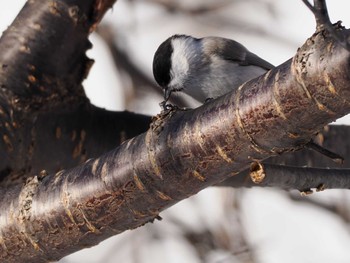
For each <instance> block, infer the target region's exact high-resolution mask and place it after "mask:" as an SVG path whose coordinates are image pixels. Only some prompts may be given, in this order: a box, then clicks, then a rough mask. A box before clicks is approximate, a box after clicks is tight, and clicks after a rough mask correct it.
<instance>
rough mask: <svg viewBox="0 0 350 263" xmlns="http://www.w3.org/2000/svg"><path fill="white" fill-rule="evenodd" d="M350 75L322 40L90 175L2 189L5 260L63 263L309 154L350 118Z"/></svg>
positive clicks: (337, 51)
mask: <svg viewBox="0 0 350 263" xmlns="http://www.w3.org/2000/svg"><path fill="white" fill-rule="evenodd" d="M343 33H344V34H348V31H345V30H344V31H343ZM329 50H331V51H332V52H329ZM320 58H322V59H320ZM349 65H350V64H349V53H348V52H347V51H346V50H345V49H343V48H341V46H340V45H339V44H338V43H337V42H335V41H334V40H333V39H332V38H327V37H326V36H325V34H322V32H316V33H315V34H314V36H313V37H312V38H310V39H309V40H308V41H307V42H306V44H305V45H304V46H303V47H302V48H300V49H299V51H298V53H297V55H296V56H295V57H294V58H293V59H292V60H289V61H287V62H285V63H284V64H282V65H280V66H279V67H277V68H275V69H273V70H272V71H270V72H268V73H267V74H266V75H264V76H262V77H259V78H258V79H255V80H252V81H250V82H248V83H246V84H245V85H243V86H241V87H240V88H239V89H237V90H234V91H233V92H232V93H230V94H227V95H226V96H224V97H221V98H219V99H217V100H214V101H211V102H209V103H207V104H205V105H203V106H202V107H199V108H197V109H195V110H192V111H172V110H171V111H168V112H166V113H163V114H162V115H159V116H157V117H156V118H155V119H154V120H153V123H152V126H151V129H149V130H148V131H147V132H146V133H144V134H141V135H139V136H137V137H135V138H134V139H131V140H129V141H128V142H125V143H124V144H122V145H121V146H120V147H118V148H117V149H115V150H113V151H111V152H109V153H107V154H105V155H103V156H101V157H100V158H98V159H92V160H89V161H87V162H86V163H85V164H84V165H82V166H79V167H77V168H74V169H71V170H67V171H61V172H59V173H57V174H50V175H46V176H45V174H42V175H41V176H35V177H33V178H31V179H30V180H28V181H27V182H26V184H25V185H24V186H23V187H19V186H18V187H13V188H9V189H3V190H2V196H5V198H4V199H3V200H1V202H0V207H1V211H2V213H1V215H0V222H1V224H0V230H1V231H0V233H1V237H0V240H1V246H0V258H1V259H2V260H3V261H4V260H5V261H7V262H28V259H30V260H31V261H33V262H45V261H47V260H56V259H59V258H61V257H63V256H64V255H67V254H69V253H72V252H73V251H76V250H79V249H80V248H82V247H86V246H92V245H95V244H97V243H99V242H100V241H101V240H103V239H105V238H107V237H109V236H111V235H114V234H117V233H120V232H123V231H125V230H127V229H133V228H135V227H139V226H141V225H143V224H145V223H147V222H149V221H153V220H154V219H155V218H158V214H159V212H160V211H162V210H164V209H166V208H167V207H169V206H171V205H173V204H175V203H176V202H178V201H180V200H182V199H184V198H187V197H188V196H190V195H193V194H195V193H197V192H198V191H200V190H202V189H204V188H205V187H207V186H209V185H213V184H217V183H219V182H220V181H222V180H224V179H226V178H228V177H230V176H232V175H233V174H236V173H239V172H241V171H243V170H245V169H246V168H247V167H248V166H250V164H251V163H252V162H256V161H261V160H264V159H266V158H268V157H270V156H273V155H278V154H282V153H284V152H288V151H294V150H297V149H300V148H302V147H303V145H305V144H306V143H307V142H309V141H310V140H311V138H312V137H313V135H314V134H316V133H317V132H318V131H319V130H320V129H322V127H323V126H324V125H325V124H327V123H329V122H331V121H333V120H335V119H336V118H338V117H340V116H343V115H345V114H346V113H348V112H350V103H349V101H348V100H347V98H349V92H350V89H349V87H350V85H348V83H349V81H350V80H349V77H348V76H349Z"/></svg>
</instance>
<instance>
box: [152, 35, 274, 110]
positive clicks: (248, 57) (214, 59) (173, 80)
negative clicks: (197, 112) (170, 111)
mask: <svg viewBox="0 0 350 263" xmlns="http://www.w3.org/2000/svg"><path fill="white" fill-rule="evenodd" d="M272 68H274V66H273V65H272V64H270V63H269V62H267V61H265V60H263V59H262V58H260V57H258V56H257V55H255V54H254V53H252V52H250V51H249V50H248V49H246V48H245V47H244V46H243V45H242V44H240V43H238V42H236V41H234V40H231V39H227V38H221V37H203V38H194V37H191V36H188V35H173V36H171V37H169V38H168V39H167V40H165V41H164V42H163V43H162V44H161V45H160V46H159V47H158V49H157V51H156V53H155V55H154V58H153V75H154V78H155V80H156V81H157V83H158V84H159V85H160V86H161V87H162V88H163V90H164V101H163V102H162V103H161V105H162V106H163V107H165V105H166V102H167V101H168V100H169V98H170V95H171V93H173V92H178V91H182V92H184V93H186V94H188V95H190V96H191V97H193V98H194V99H196V100H197V101H199V102H202V103H204V102H205V101H206V100H207V99H211V98H217V97H219V96H221V95H224V94H226V93H228V92H229V91H231V90H233V89H235V88H238V87H239V86H240V85H241V84H243V83H244V82H246V81H248V80H250V79H253V78H255V77H258V76H260V75H262V74H264V73H265V72H266V71H268V70H270V69H272Z"/></svg>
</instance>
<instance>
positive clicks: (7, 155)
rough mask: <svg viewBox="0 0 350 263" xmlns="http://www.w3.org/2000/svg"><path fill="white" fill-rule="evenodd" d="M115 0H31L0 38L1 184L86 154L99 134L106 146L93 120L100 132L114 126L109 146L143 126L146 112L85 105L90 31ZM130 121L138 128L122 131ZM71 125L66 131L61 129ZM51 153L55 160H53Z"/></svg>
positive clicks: (71, 162)
mask: <svg viewBox="0 0 350 263" xmlns="http://www.w3.org/2000/svg"><path fill="white" fill-rule="evenodd" d="M114 2H115V1H114V0H103V1H102V0H88V1H72V0H62V1H57V0H56V1H55V0H50V1H44V0H30V1H28V2H27V3H26V5H25V6H24V7H23V9H22V10H21V12H20V14H19V15H18V17H17V18H16V19H15V21H14V22H13V23H12V25H11V26H10V27H9V28H8V29H7V30H6V31H5V32H4V33H3V35H2V37H1V39H0V156H1V157H2V160H1V162H0V180H2V183H3V185H4V184H5V183H6V184H7V185H8V184H9V183H10V184H12V183H15V182H17V180H22V179H23V177H24V176H28V174H31V173H37V172H39V170H41V169H47V170H48V171H50V172H53V171H57V170H58V169H59V168H60V167H61V168H62V167H65V168H68V167H71V166H74V165H77V163H78V162H77V160H84V158H86V156H98V155H100V154H101V153H102V151H101V149H100V148H99V146H96V145H92V143H93V142H96V141H97V140H101V145H104V144H106V143H107V140H104V139H101V136H100V135H101V132H102V130H101V131H100V132H98V133H97V134H94V133H93V132H95V131H96V130H97V129H98V128H97V127H98V125H103V126H104V127H106V129H108V131H106V135H107V136H105V138H109V136H111V133H115V139H114V140H113V139H112V140H110V141H109V143H110V144H113V143H115V145H117V144H119V143H120V142H121V141H120V139H121V137H125V136H129V135H132V136H135V135H136V134H139V133H140V132H141V131H144V130H145V129H146V127H147V122H148V121H149V117H145V118H144V120H142V121H141V118H142V117H141V116H136V115H132V114H128V113H125V114H121V113H120V114H117V113H115V114H113V113H108V112H107V111H105V113H103V110H102V109H97V108H96V107H93V106H91V105H90V103H89V101H88V99H87V98H86V96H85V94H84V91H83V88H82V86H81V82H82V80H83V79H84V77H85V76H86V74H87V73H88V71H89V68H90V66H91V65H92V60H90V59H88V58H87V57H86V55H85V53H86V50H87V49H88V48H90V47H91V44H90V42H89V41H88V34H89V33H90V32H91V31H92V30H93V29H94V28H95V26H96V23H97V22H98V21H99V20H100V19H101V18H102V16H103V14H104V13H105V12H106V10H107V9H108V8H109V7H110V6H111V5H112V3H114ZM78 116H79V117H78ZM126 120H127V121H126ZM112 121H113V123H114V124H115V125H113V123H111V122H112ZM74 122H76V123H74ZM83 122H86V123H83ZM107 122H108V123H107ZM136 122H137V123H139V125H140V126H139V128H137V129H134V130H133V131H132V129H130V130H129V131H128V132H126V131H125V128H135V127H136V125H135V124H136ZM128 123H130V124H128ZM118 125H119V127H118ZM69 132H71V133H72V134H66V133H69ZM68 137H70V138H71V142H70V143H69V141H68ZM99 137H100V138H99ZM90 138H91V139H90ZM44 139H47V140H46V141H45V140H44ZM64 140H65V141H64ZM60 150H62V151H61V152H60ZM104 150H105V149H104ZM67 152H68V154H67ZM51 157H52V159H50V158H51ZM72 157H73V158H72ZM56 158H58V159H56ZM49 159H50V160H49ZM55 159H56V161H54V162H56V163H54V162H52V161H51V160H55ZM5 177H6V178H5ZM4 178H5V179H4Z"/></svg>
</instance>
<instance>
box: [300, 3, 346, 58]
mask: <svg viewBox="0 0 350 263" xmlns="http://www.w3.org/2000/svg"><path fill="white" fill-rule="evenodd" d="M302 1H303V3H304V4H305V5H306V6H307V7H308V8H309V9H310V10H311V12H312V13H313V14H314V16H315V19H316V28H317V31H318V32H319V31H322V30H324V29H326V30H327V31H328V32H329V33H330V34H331V35H332V36H333V37H334V39H336V40H337V41H338V42H339V44H340V45H341V46H342V47H343V48H345V49H346V50H348V51H350V43H349V40H348V38H347V37H345V36H344V34H342V30H343V29H344V27H343V26H342V25H341V21H338V22H337V23H335V24H334V25H333V24H332V23H331V21H330V18H329V15H328V9H327V5H326V0H314V5H311V4H310V2H309V1H308V0H302Z"/></svg>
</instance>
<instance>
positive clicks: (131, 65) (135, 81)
mask: <svg viewBox="0 0 350 263" xmlns="http://www.w3.org/2000/svg"><path fill="white" fill-rule="evenodd" d="M3 2H4V3H3V4H2V6H1V8H0V31H1V32H2V31H3V30H5V29H6V28H7V26H8V25H9V24H10V23H11V22H12V20H13V19H14V18H15V16H16V15H17V13H18V12H19V10H20V9H21V7H22V6H23V5H24V3H25V1H24V0H14V1H6V3H5V1H3ZM327 4H328V7H329V12H330V17H331V19H332V22H336V21H338V20H342V21H343V23H344V25H345V26H347V27H349V25H350V17H349V15H348V10H349V8H350V2H349V1H345V0H329V1H328V3H327ZM314 28H315V22H314V17H313V14H312V13H311V12H310V11H309V10H308V9H307V8H306V6H304V4H303V3H302V1H301V0H293V1H291V0H279V1H276V0H275V1H274V0H192V1H185V0H177V1H176V0H118V2H117V3H116V4H115V5H114V7H113V9H112V10H111V11H109V12H108V13H107V15H106V17H105V18H104V20H103V22H102V23H101V25H100V27H99V28H98V31H97V33H94V34H92V35H91V38H90V39H91V41H92V42H93V45H94V47H93V49H92V50H90V51H89V52H88V55H89V56H90V57H92V58H94V59H95V64H94V66H93V68H92V70H91V72H90V74H89V76H88V78H87V80H86V81H85V82H84V86H85V89H86V93H87V95H88V96H89V98H90V100H91V101H92V103H94V104H95V105H97V106H100V107H104V108H107V109H110V110H117V111H119V110H121V111H122V110H129V111H134V112H139V113H143V114H148V115H155V114H157V113H159V112H160V107H159V102H161V101H162V93H161V90H160V88H158V87H157V86H156V84H155V82H154V80H153V76H152V59H153V54H154V52H155V51H156V49H157V47H158V46H159V45H160V43H161V42H163V41H164V40H165V39H166V38H168V37H169V36H171V35H173V34H176V33H181V34H190V35H193V36H196V37H203V36H208V35H215V36H221V37H227V38H232V39H235V40H236V41H239V42H241V43H242V44H244V45H245V46H246V47H247V48H248V49H249V50H250V51H252V52H253V53H256V54H257V55H259V56H260V57H262V58H264V59H265V60H268V61H270V62H271V63H272V64H274V65H276V66H277V65H279V64H281V63H283V62H284V61H286V60H287V59H289V58H291V57H292V56H293V55H294V54H295V53H296V50H297V48H298V47H299V46H301V45H302V44H303V43H304V42H305V40H306V39H307V38H308V37H310V36H311V35H312V34H313V32H314ZM179 99H180V100H181V101H183V103H185V104H187V105H192V106H193V105H194V104H193V101H190V100H189V99H188V98H182V97H181V98H179ZM344 123H346V124H348V123H349V118H348V117H344V118H342V119H340V120H338V121H337V122H336V124H344ZM349 201H350V195H349V191H345V190H344V191H339V190H327V191H324V192H321V193H317V194H313V195H312V196H308V197H303V198H301V197H300V195H299V193H298V192H297V191H295V192H293V191H292V192H285V191H281V190H278V189H271V188H269V189H258V188H256V189H223V188H220V189H219V188H215V187H212V188H208V189H206V190H203V191H202V192H200V193H199V194H197V195H196V196H194V197H191V198H189V199H187V200H184V201H182V202H180V203H179V204H177V205H175V206H173V207H172V208H170V209H168V210H166V211H165V212H163V213H161V216H162V217H163V220H162V221H156V222H155V223H153V224H147V225H145V226H144V227H142V228H138V229H136V230H133V231H127V232H125V233H123V234H121V235H118V236H115V237H112V238H110V239H108V240H106V241H104V242H102V243H101V244H100V245H98V246H96V247H93V248H90V249H84V250H82V251H79V252H77V253H75V254H72V255H70V256H67V257H65V258H63V259H62V260H60V261H59V262H60V263H76V262H86V263H96V262H103V263H109V262H110V263H112V262H126V263H128V262H130V263H132V262H135V263H138V262H140V263H144V262H145V263H146V262H185V263H186V262H188V263H196V262H207V263H214V262H217V263H219V262H220V263H224V262H225V263H226V262H237V263H238V262H239V263H240V262H252V263H253V262H254V263H255V262H261V263H274V262H276V263H277V262H285V263H288V262H293V263H294V262H297V261H298V262H309V263H313V262H317V263H321V262H322V263H323V262H340V263H341V262H344V263H345V262H350V250H349V247H350V235H349V222H350V204H349Z"/></svg>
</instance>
